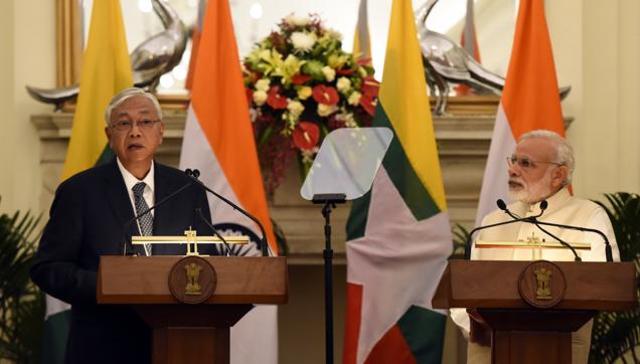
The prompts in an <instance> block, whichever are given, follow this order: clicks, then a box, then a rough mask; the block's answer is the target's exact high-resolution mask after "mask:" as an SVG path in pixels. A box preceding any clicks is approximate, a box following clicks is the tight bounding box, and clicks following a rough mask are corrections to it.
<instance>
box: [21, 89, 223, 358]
mask: <svg viewBox="0 0 640 364" xmlns="http://www.w3.org/2000/svg"><path fill="white" fill-rule="evenodd" d="M105 118H106V120H107V126H106V128H105V132H106V134H107V137H108V139H109V146H110V147H111V149H112V150H113V151H114V152H115V154H116V158H114V160H113V161H111V163H108V164H106V165H102V166H99V167H95V168H91V169H89V170H86V171H84V172H81V173H79V174H76V175H75V176H73V177H71V178H69V179H67V180H66V181H64V182H63V183H62V184H61V185H60V186H59V187H58V190H57V191H56V195H55V199H54V201H53V205H52V206H51V212H50V219H49V222H48V223H47V226H46V228H45V230H44V232H43V235H42V239H41V240H40V246H39V248H38V252H37V255H36V261H35V264H34V265H33V267H32V269H31V278H32V279H33V281H34V282H35V283H36V284H37V285H38V286H39V287H40V288H42V290H43V291H45V292H46V293H48V294H50V295H52V296H54V297H56V298H58V299H61V300H63V301H65V302H68V303H70V304H71V305H72V312H71V324H70V333H69V340H68V344H67V354H66V362H67V363H148V362H150V358H151V331H150V329H149V328H148V327H147V326H146V325H145V324H144V322H143V321H142V320H141V319H140V318H139V317H138V316H137V314H136V313H135V312H134V311H133V310H132V309H131V308H129V307H126V306H118V305H98V304H97V303H96V271H97V269H98V263H99V257H100V256H101V255H121V254H123V250H124V244H125V243H124V241H125V240H128V237H130V236H131V235H184V231H185V230H186V229H188V228H189V227H192V228H193V229H195V230H197V232H198V235H210V234H211V231H210V230H209V228H208V227H207V226H206V224H205V223H204V222H203V221H202V218H201V217H199V216H198V214H197V213H196V212H195V211H196V209H201V211H202V214H203V215H204V217H205V218H206V219H208V220H210V219H211V217H210V212H209V205H208V203H207V198H206V195H205V193H204V191H203V190H202V189H201V188H199V187H198V186H197V185H192V186H190V187H189V188H187V189H186V190H184V191H182V192H181V193H180V194H178V195H176V196H175V197H174V198H172V199H170V200H167V201H166V203H164V204H162V205H161V206H159V207H158V208H156V209H155V210H153V211H152V212H151V213H149V214H146V215H145V217H141V218H139V219H138V220H137V221H135V220H134V216H135V215H137V214H140V213H141V212H144V211H145V210H146V209H148V207H149V206H153V205H154V204H155V203H156V202H158V201H160V200H161V199H162V198H164V197H166V196H167V195H169V194H170V193H172V192H174V191H176V190H178V189H179V188H180V187H182V186H184V185H187V184H188V183H189V182H190V179H189V177H187V176H186V175H185V174H184V173H183V172H181V171H179V170H177V169H174V168H171V167H167V166H163V165H161V164H159V163H156V162H154V160H153V159H154V154H155V151H156V149H157V148H158V146H159V145H160V144H161V143H162V136H163V132H164V125H163V123H162V118H161V110H160V106H159V104H158V101H157V100H156V99H155V97H154V96H153V95H151V94H149V93H146V92H144V91H143V90H141V89H136V88H130V89H126V90H124V91H122V92H121V93H119V94H118V95H116V96H114V97H113V99H112V100H111V102H110V103H109V106H108V107H107V110H106V112H105ZM127 222H131V223H129V224H128V223H127ZM125 237H126V238H127V239H125ZM132 252H133V253H137V254H140V255H156V254H174V255H175V254H185V252H186V250H185V247H184V246H168V245H162V246H153V247H151V246H144V247H143V246H136V247H131V246H129V253H132Z"/></svg>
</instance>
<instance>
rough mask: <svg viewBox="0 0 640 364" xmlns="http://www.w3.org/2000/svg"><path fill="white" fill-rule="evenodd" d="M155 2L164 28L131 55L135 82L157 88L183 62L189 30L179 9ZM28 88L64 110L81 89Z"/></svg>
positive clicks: (155, 8) (152, 1)
mask: <svg viewBox="0 0 640 364" xmlns="http://www.w3.org/2000/svg"><path fill="white" fill-rule="evenodd" d="M151 3H152V5H153V10H154V11H155V13H156V14H157V15H158V17H159V18H160V21H161V22H162V25H163V26H164V31H162V32H160V33H158V34H155V35H154V36H152V37H150V38H148V39H147V40H145V41H144V42H142V43H141V44H139V45H138V46H137V47H136V48H135V49H134V50H133V52H131V55H130V58H131V69H132V70H133V83H134V85H135V86H136V87H141V88H145V89H147V90H149V91H155V89H156V87H157V86H158V82H159V81H160V76H162V75H163V74H165V73H167V72H170V71H171V70H172V69H173V68H174V67H175V66H177V65H178V64H179V63H180V59H181V58H182V54H183V53H184V50H185V47H186V45H187V39H188V32H187V30H186V28H185V26H184V24H183V23H182V21H181V20H180V18H179V17H178V13H177V12H176V11H175V10H174V9H173V8H172V7H171V5H169V3H168V2H167V0H151ZM26 88H27V92H28V93H29V95H31V97H33V98H34V99H36V100H38V101H41V102H45V103H50V104H54V105H55V109H56V111H57V110H61V109H62V106H63V105H64V103H65V102H67V101H69V100H73V99H75V98H76V97H77V96H78V92H79V86H78V84H74V85H71V86H68V87H59V88H54V89H43V88H37V87H33V86H28V85H27V86H26Z"/></svg>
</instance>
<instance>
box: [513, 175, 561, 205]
mask: <svg viewBox="0 0 640 364" xmlns="http://www.w3.org/2000/svg"><path fill="white" fill-rule="evenodd" d="M516 181H517V182H518V183H520V184H522V186H523V188H522V189H521V190H517V191H514V190H512V189H509V199H510V200H511V201H512V202H515V201H520V202H524V203H528V204H534V203H537V202H540V201H542V200H544V199H546V198H547V197H549V196H551V194H552V192H553V191H552V190H551V172H550V171H547V173H545V174H544V176H543V177H542V178H541V179H540V180H539V181H538V182H536V183H532V184H526V183H525V182H524V181H522V180H520V179H516Z"/></svg>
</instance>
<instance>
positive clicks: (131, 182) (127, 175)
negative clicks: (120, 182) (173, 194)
mask: <svg viewBox="0 0 640 364" xmlns="http://www.w3.org/2000/svg"><path fill="white" fill-rule="evenodd" d="M116 160H117V161H118V168H119V169H120V173H121V174H122V178H124V184H125V186H127V191H129V192H131V189H132V188H133V186H135V185H136V183H138V182H144V183H146V184H147V187H149V189H150V190H151V192H153V190H154V187H155V184H154V183H155V166H154V161H153V160H151V168H150V169H149V173H147V175H146V176H144V178H143V179H142V180H139V179H138V178H136V176H134V175H133V174H131V172H129V171H128V170H127V169H126V168H125V167H124V165H123V164H122V162H120V158H118V157H116ZM145 188H146V187H145Z"/></svg>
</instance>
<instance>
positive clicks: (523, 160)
mask: <svg viewBox="0 0 640 364" xmlns="http://www.w3.org/2000/svg"><path fill="white" fill-rule="evenodd" d="M516 164H517V165H518V167H520V168H522V169H531V168H535V166H536V164H553V165H556V166H564V163H558V162H544V161H532V160H531V159H529V158H527V157H518V156H515V155H512V156H511V157H507V165H508V166H509V167H512V166H514V165H516Z"/></svg>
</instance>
